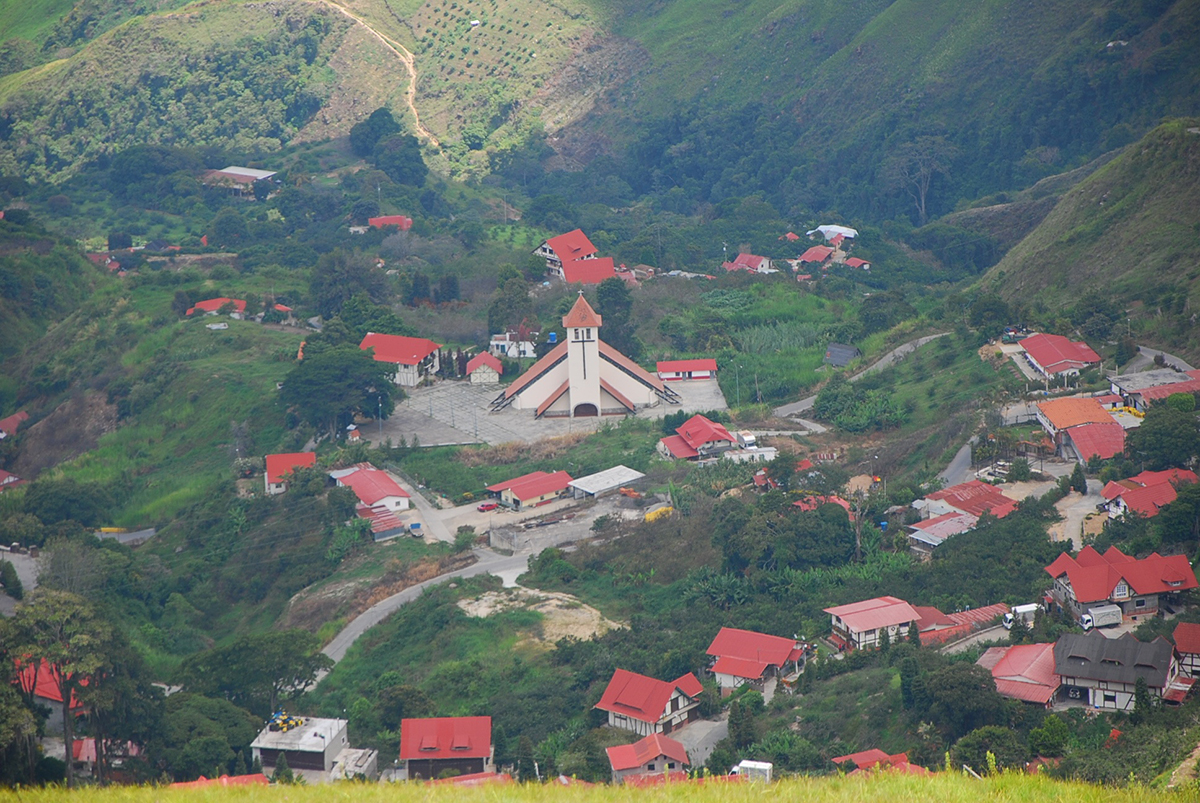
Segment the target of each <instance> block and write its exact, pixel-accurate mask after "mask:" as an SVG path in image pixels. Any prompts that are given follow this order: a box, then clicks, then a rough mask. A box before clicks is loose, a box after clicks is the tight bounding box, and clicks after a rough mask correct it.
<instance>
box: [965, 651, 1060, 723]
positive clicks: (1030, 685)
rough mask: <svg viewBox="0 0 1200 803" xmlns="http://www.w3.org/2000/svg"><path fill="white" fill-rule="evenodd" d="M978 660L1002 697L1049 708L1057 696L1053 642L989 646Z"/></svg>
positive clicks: (1058, 682)
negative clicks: (990, 676)
mask: <svg viewBox="0 0 1200 803" xmlns="http://www.w3.org/2000/svg"><path fill="white" fill-rule="evenodd" d="M975 663H976V664H977V665H979V666H982V667H983V668H984V669H986V670H988V671H989V672H991V673H992V680H993V681H995V683H996V691H998V692H999V693H1000V696H1002V697H1009V698H1011V699H1013V700H1021V701H1022V702H1026V703H1035V704H1037V705H1040V706H1044V707H1046V708H1049V707H1050V706H1051V705H1053V703H1054V699H1055V697H1056V696H1057V695H1058V688H1059V685H1060V681H1059V677H1058V675H1056V674H1054V644H1049V643H1047V644H1018V645H1014V646H1011V647H989V648H988V649H987V650H986V651H985V652H984V653H983V655H981V656H979V660H978V661H976V662H975Z"/></svg>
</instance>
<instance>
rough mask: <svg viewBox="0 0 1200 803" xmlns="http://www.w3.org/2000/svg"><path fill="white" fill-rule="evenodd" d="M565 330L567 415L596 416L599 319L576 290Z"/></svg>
mask: <svg viewBox="0 0 1200 803" xmlns="http://www.w3.org/2000/svg"><path fill="white" fill-rule="evenodd" d="M562 322H563V328H564V329H566V330H567V362H568V369H567V385H568V389H567V394H568V398H569V403H570V409H571V416H572V417H576V416H594V415H599V414H600V405H601V399H600V338H599V336H598V335H597V332H596V330H598V329H599V328H600V325H601V323H602V322H603V320H602V319H601V317H600V316H599V315H597V314H596V311H595V310H594V309H592V306H591V305H590V304H588V303H587V299H586V298H584V297H583V292H582V291H580V293H579V298H578V299H576V301H575V305H574V306H573V307H571V311H570V312H568V313H567V314H566V315H564V316H563V319H562Z"/></svg>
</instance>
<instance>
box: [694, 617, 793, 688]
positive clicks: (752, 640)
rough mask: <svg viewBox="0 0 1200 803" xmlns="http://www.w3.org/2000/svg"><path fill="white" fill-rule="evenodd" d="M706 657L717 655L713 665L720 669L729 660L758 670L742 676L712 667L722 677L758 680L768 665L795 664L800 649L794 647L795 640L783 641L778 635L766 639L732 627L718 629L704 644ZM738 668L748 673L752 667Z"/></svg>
mask: <svg viewBox="0 0 1200 803" xmlns="http://www.w3.org/2000/svg"><path fill="white" fill-rule="evenodd" d="M708 654H709V655H715V656H718V660H717V665H718V666H720V665H721V662H722V661H726V660H729V659H732V660H735V661H742V662H748V663H752V664H755V665H758V664H761V668H759V669H758V671H757V672H756V673H754V674H747V675H743V674H741V673H740V672H738V671H727V672H726V671H723V670H721V669H718V668H717V667H716V666H714V667H713V671H714V672H721V673H722V674H729V675H737V676H738V677H748V678H757V677H761V676H762V673H763V670H764V669H765V668H766V667H768V666H774V667H782V666H783V665H784V664H785V663H787V662H788V661H795V660H796V659H797V658H799V657H800V649H799V648H798V647H797V646H796V640H795V639H790V638H783V637H782V636H768V635H767V634H765V633H756V632H754V631H753V630H739V629H738V628H736V627H722V628H721V630H720V631H719V632H718V633H717V635H716V637H715V638H714V639H713V640H712V644H709V645H708ZM726 667H727V668H728V669H730V670H735V666H734V665H732V664H726ZM741 668H742V669H745V670H751V669H752V667H750V666H748V665H746V666H742V667H741Z"/></svg>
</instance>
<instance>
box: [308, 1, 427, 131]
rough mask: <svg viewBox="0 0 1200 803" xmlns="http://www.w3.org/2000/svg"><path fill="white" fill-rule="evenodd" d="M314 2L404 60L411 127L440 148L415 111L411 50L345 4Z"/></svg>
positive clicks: (414, 65)
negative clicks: (351, 24)
mask: <svg viewBox="0 0 1200 803" xmlns="http://www.w3.org/2000/svg"><path fill="white" fill-rule="evenodd" d="M316 2H318V3H321V4H322V5H325V6H328V7H329V8H332V9H335V10H337V11H339V12H341V13H342V14H343V15H345V16H346V17H348V18H349V19H351V20H353V21H354V22H356V23H358V24H359V25H361V26H362V27H363V28H364V29H366V30H367V31H369V32H370V33H371V35H372V36H374V37H375V38H376V39H378V40H379V41H380V42H382V43H383V46H384V47H386V48H387V49H388V50H390V51H392V52H393V53H395V54H396V56H397V57H398V58H399V59H400V61H402V62H404V67H405V69H407V70H408V89H407V90H405V92H404V103H405V105H407V106H408V110H409V111H410V112H412V116H413V129H414V130H415V131H416V132H417V135H418V136H420V137H423V138H424V139H427V140H429V142H430V144H432V145H433V146H434V147H435V148H441V147H442V143H440V142H439V141H438V138H437V137H435V136H434V135H433V132H431V131H430V130H429V129H428V128H426V127H425V125H424V124H423V123H422V122H421V115H420V114H419V113H418V112H417V103H416V100H417V64H416V59H415V58H414V56H413V54H412V51H410V50H409V49H408V48H406V47H405V46H404V45H402V44H400V43H399V42H397V41H396V40H395V39H392V38H391V37H389V36H385V35H384V34H382V33H380V32H379V31H377V30H375V29H374V28H373V27H371V25H370V23H368V22H367V21H366V20H364V19H363V18H362V17H360V16H358V15H357V14H355V13H354V12H352V11H350V10H349V9H347V8H346V7H345V6H342V5H339V4H338V3H337V2H336V0H316Z"/></svg>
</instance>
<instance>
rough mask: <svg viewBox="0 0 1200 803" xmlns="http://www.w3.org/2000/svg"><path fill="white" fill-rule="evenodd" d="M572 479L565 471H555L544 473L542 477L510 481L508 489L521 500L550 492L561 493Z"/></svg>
mask: <svg viewBox="0 0 1200 803" xmlns="http://www.w3.org/2000/svg"><path fill="white" fill-rule="evenodd" d="M570 481H571V475H570V474H568V473H567V472H565V471H555V472H553V473H551V474H542V476H540V477H532V476H529V477H525V478H523V479H522V480H521V481H520V482H513V483H510V484H509V486H508V491H509V493H511V494H512V495H513V497H514V498H516V499H519V500H522V501H524V500H526V499H536V498H538V497H539V496H545V495H546V494H550V493H561V492H562V491H565V490H566V488H567V483H569V482H570Z"/></svg>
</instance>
